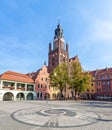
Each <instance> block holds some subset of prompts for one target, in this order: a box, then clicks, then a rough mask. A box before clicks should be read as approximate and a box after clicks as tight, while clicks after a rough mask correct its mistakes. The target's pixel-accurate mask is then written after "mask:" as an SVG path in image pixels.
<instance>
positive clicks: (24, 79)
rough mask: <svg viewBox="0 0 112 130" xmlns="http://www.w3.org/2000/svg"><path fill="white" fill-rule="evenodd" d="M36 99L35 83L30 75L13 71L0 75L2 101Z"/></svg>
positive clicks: (0, 99) (0, 98)
mask: <svg viewBox="0 0 112 130" xmlns="http://www.w3.org/2000/svg"><path fill="white" fill-rule="evenodd" d="M35 99H36V92H35V84H34V81H33V79H31V78H30V77H29V76H28V75H26V74H21V73H17V72H12V71H7V72H5V73H3V74H2V75H0V101H13V100H35Z"/></svg>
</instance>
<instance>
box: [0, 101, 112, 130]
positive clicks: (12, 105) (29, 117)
mask: <svg viewBox="0 0 112 130" xmlns="http://www.w3.org/2000/svg"><path fill="white" fill-rule="evenodd" d="M68 129H69V130H112V102H107V101H47V102H46V101H21V102H20V101H14V102H3V101H1V102H0V130H68Z"/></svg>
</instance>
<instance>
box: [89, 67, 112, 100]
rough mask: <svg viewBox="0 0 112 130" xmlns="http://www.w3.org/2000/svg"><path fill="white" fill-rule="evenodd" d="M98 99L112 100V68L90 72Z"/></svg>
mask: <svg viewBox="0 0 112 130" xmlns="http://www.w3.org/2000/svg"><path fill="white" fill-rule="evenodd" d="M90 74H91V75H92V86H94V88H95V98H96V99H108V100H112V68H105V69H99V70H98V69H97V70H94V71H90Z"/></svg>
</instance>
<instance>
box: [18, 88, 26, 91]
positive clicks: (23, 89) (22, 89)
mask: <svg viewBox="0 0 112 130" xmlns="http://www.w3.org/2000/svg"><path fill="white" fill-rule="evenodd" d="M17 90H21V91H25V88H17Z"/></svg>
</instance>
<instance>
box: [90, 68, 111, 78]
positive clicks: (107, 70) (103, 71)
mask: <svg viewBox="0 0 112 130" xmlns="http://www.w3.org/2000/svg"><path fill="white" fill-rule="evenodd" d="M89 73H90V74H91V75H92V76H96V75H106V74H112V68H105V69H99V70H98V69H97V70H93V71H90V72H89Z"/></svg>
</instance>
